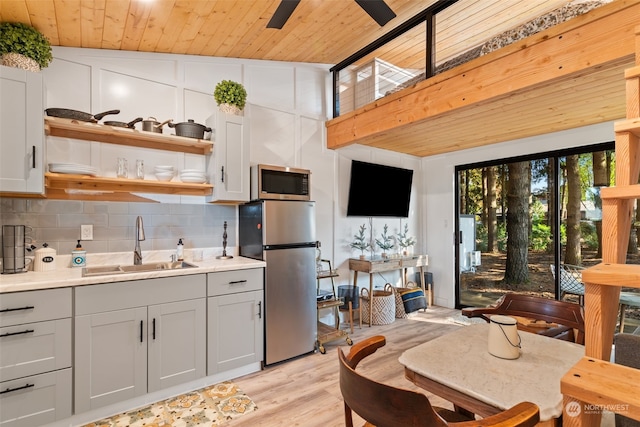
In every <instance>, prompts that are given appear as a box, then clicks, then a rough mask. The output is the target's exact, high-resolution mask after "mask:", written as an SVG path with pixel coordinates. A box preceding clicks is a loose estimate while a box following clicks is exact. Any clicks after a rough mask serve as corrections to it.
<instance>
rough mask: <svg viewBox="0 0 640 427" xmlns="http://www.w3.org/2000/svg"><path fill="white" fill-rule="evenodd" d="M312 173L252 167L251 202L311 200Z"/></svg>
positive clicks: (292, 169)
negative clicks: (264, 200) (310, 181)
mask: <svg viewBox="0 0 640 427" xmlns="http://www.w3.org/2000/svg"><path fill="white" fill-rule="evenodd" d="M310 177H311V171H309V170H307V169H297V168H290V167H284V166H273V165H255V166H251V200H263V199H266V200H311V194H310V183H309V180H310Z"/></svg>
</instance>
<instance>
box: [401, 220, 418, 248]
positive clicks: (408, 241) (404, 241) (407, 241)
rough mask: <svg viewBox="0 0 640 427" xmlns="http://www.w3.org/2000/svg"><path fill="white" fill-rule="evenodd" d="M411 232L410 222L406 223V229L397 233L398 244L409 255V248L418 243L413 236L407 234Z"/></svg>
mask: <svg viewBox="0 0 640 427" xmlns="http://www.w3.org/2000/svg"><path fill="white" fill-rule="evenodd" d="M407 234H409V224H405V225H404V231H403V232H401V233H398V234H397V240H398V246H400V247H401V248H402V254H403V255H407V253H408V248H410V247H411V246H413V245H415V244H416V241H415V240H414V238H413V236H407Z"/></svg>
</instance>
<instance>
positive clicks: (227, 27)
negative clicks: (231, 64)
mask: <svg viewBox="0 0 640 427" xmlns="http://www.w3.org/2000/svg"><path fill="white" fill-rule="evenodd" d="M236 8H237V10H235V9H234V10H233V14H234V15H236V14H237V15H238V18H239V19H238V20H235V19H225V20H224V21H223V22H222V23H221V25H219V26H218V28H217V31H216V33H215V35H214V36H213V37H212V41H214V42H213V43H211V44H210V45H208V46H207V51H208V52H210V54H211V55H213V56H219V57H226V56H229V55H230V54H231V53H232V52H233V51H234V50H235V49H236V48H235V46H236V43H238V41H239V40H240V39H241V38H242V37H243V36H244V32H245V31H247V27H249V28H250V25H249V26H247V25H246V24H245V25H243V23H249V22H251V23H253V22H256V21H257V20H259V18H260V16H261V15H262V13H263V12H264V9H262V8H259V7H255V6H254V5H253V4H252V3H250V2H247V3H242V4H241V7H240V6H236ZM229 14H231V11H230V12H229ZM265 25H266V24H265Z"/></svg>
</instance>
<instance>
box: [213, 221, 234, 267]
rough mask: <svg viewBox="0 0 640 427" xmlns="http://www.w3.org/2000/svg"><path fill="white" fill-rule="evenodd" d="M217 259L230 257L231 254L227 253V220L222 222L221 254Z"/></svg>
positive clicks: (231, 256)
mask: <svg viewBox="0 0 640 427" xmlns="http://www.w3.org/2000/svg"><path fill="white" fill-rule="evenodd" d="M216 258H217V259H231V258H233V255H227V221H225V222H224V233H222V255H220V256H217V257H216Z"/></svg>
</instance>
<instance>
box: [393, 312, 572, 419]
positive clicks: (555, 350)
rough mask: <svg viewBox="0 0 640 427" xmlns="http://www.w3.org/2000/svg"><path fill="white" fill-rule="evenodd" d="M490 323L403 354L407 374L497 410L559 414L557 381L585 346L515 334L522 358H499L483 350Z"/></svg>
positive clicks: (455, 332)
mask: <svg viewBox="0 0 640 427" xmlns="http://www.w3.org/2000/svg"><path fill="white" fill-rule="evenodd" d="M488 333H489V324H476V325H470V326H465V327H462V328H460V329H459V330H456V331H454V332H451V333H448V334H446V335H443V336H441V337H438V338H436V339H433V340H431V341H428V342H426V343H424V344H421V345H418V346H416V347H413V348H411V349H409V350H407V351H405V352H404V353H403V354H402V355H401V356H400V359H399V361H400V363H401V364H402V365H404V366H405V367H407V368H408V369H410V370H412V371H414V372H416V373H418V374H420V375H422V376H424V377H427V378H429V379H431V380H434V381H436V382H438V383H440V384H443V385H445V386H447V387H450V388H452V389H455V390H458V391H460V392H462V393H464V394H466V395H468V396H472V397H474V398H475V399H477V400H480V401H482V402H485V403H487V404H489V405H491V406H494V407H496V408H500V409H502V410H504V409H508V408H510V407H512V406H514V405H515V404H517V403H520V402H524V401H529V402H533V403H535V404H537V405H538V406H539V407H540V420H541V421H546V420H549V419H552V418H557V417H559V416H560V415H562V394H561V393H560V379H561V378H562V377H563V376H564V374H565V373H566V372H567V371H568V370H569V369H570V368H571V367H573V365H575V364H576V363H577V362H578V360H580V359H581V358H582V357H583V356H584V346H581V345H578V344H574V343H571V342H567V341H561V340H557V339H553V338H549V337H545V336H542V335H536V334H533V333H528V332H523V331H520V336H521V338H522V354H521V356H520V357H519V358H518V359H513V360H507V359H500V358H497V357H495V356H492V355H491V354H489V351H488Z"/></svg>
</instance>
